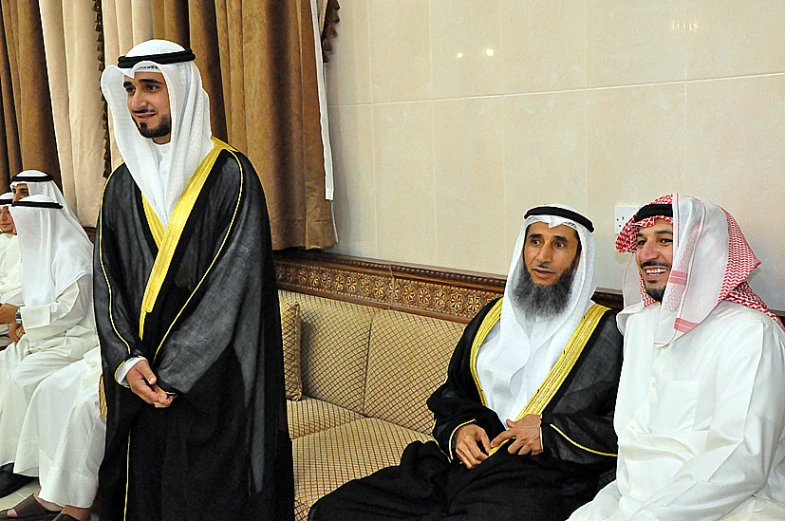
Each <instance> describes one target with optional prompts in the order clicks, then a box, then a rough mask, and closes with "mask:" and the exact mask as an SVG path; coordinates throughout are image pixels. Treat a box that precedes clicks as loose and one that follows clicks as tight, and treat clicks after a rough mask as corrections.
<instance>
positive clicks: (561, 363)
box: [471, 299, 609, 455]
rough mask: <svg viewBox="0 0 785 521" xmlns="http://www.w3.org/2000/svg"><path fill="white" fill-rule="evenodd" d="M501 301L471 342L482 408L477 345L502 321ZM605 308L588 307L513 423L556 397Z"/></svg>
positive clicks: (483, 394)
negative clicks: (562, 349)
mask: <svg viewBox="0 0 785 521" xmlns="http://www.w3.org/2000/svg"><path fill="white" fill-rule="evenodd" d="M502 300H503V299H499V301H498V302H497V303H496V304H495V305H494V306H493V308H491V311H490V312H489V313H488V315H487V316H486V317H485V320H483V322H482V324H481V325H480V329H479V330H478V331H477V335H476V336H475V338H474V342H473V343H472V353H471V371H472V377H473V378H474V383H475V385H477V390H478V391H479V393H480V399H481V400H482V404H483V405H484V406H485V407H487V406H488V404H487V402H486V399H485V393H483V391H482V385H481V384H480V378H479V376H478V374H477V355H478V354H479V350H480V346H481V345H482V343H483V341H484V340H485V337H487V336H488V333H489V332H490V331H491V328H492V327H493V326H494V325H495V324H496V322H498V321H499V319H500V318H501V303H502ZM497 308H498V309H497ZM608 309H609V308H606V307H605V306H601V305H599V304H594V305H592V307H590V308H589V310H588V311H587V312H586V314H585V315H583V318H581V321H580V323H578V327H576V328H575V331H574V332H573V333H572V336H571V337H570V340H569V341H568V342H567V345H566V347H565V348H564V351H562V353H561V355H559V358H558V359H557V360H556V363H555V364H553V367H551V370H550V371H549V372H548V374H547V375H546V376H545V379H544V380H543V381H542V383H541V384H540V387H539V388H538V389H537V392H536V393H534V396H532V397H531V399H530V400H529V403H527V404H526V407H524V408H523V410H522V411H521V412H520V414H518V416H517V417H516V418H515V420H516V421H518V420H520V419H521V418H523V417H524V416H526V415H529V414H536V415H537V416H542V411H544V410H545V407H547V406H548V404H549V403H550V401H551V400H552V399H553V397H554V396H555V395H556V392H557V391H558V390H559V389H560V388H561V386H562V384H563V383H564V380H566V379H567V376H569V374H570V372H571V371H572V368H573V367H575V363H576V362H577V361H578V358H580V356H581V353H583V349H584V348H585V347H586V344H587V343H588V342H589V339H590V338H591V336H592V334H593V333H594V330H595V329H596V328H597V326H598V325H599V323H600V320H601V319H602V317H603V315H605V312H606V311H608ZM565 438H566V436H565ZM507 441H509V440H506V441H505V442H504V443H502V444H501V445H499V446H497V447H494V448H493V449H491V452H490V454H489V455H493V454H494V453H496V451H498V450H499V449H500V448H502V447H503V446H504V445H505V444H506V443H507ZM573 443H574V442H573Z"/></svg>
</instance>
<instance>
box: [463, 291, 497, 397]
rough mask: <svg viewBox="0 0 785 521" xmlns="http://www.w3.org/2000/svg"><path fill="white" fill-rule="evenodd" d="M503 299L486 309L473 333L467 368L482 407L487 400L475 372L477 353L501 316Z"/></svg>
mask: <svg viewBox="0 0 785 521" xmlns="http://www.w3.org/2000/svg"><path fill="white" fill-rule="evenodd" d="M503 301H504V297H502V298H500V299H499V300H497V301H496V304H494V305H493V307H491V310H490V311H488V314H487V315H485V318H484V319H482V324H480V328H479V329H478V330H477V334H476V335H474V341H473V342H472V352H471V354H470V356H469V369H470V370H471V372H472V378H474V385H476V386H477V392H478V393H479V394H480V402H482V405H483V406H484V407H488V400H486V399H485V393H484V392H483V390H482V383H480V376H479V375H478V374H477V355H478V354H479V352H480V346H481V345H482V343H483V342H485V338H486V337H487V336H488V333H490V332H491V329H493V326H495V325H496V323H497V322H498V321H499V320H500V319H501V317H502V302H503Z"/></svg>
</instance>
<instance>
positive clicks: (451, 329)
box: [362, 311, 464, 434]
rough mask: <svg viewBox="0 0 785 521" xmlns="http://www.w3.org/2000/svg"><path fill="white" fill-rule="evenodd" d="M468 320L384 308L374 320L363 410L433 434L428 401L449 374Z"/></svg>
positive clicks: (369, 414) (367, 413)
mask: <svg viewBox="0 0 785 521" xmlns="http://www.w3.org/2000/svg"><path fill="white" fill-rule="evenodd" d="M463 329H464V326H463V325H462V324H456V323H454V322H447V321H445V320H439V319H435V318H428V317H423V316H419V315H413V314H411V313H402V312H399V311H378V312H377V313H376V315H375V316H374V318H373V324H372V326H371V338H370V346H369V349H368V377H367V382H366V387H365V403H364V407H363V411H362V413H363V414H365V415H366V416H371V417H374V418H379V419H382V420H387V421H389V422H392V423H395V424H398V425H402V426H404V427H408V428H410V429H413V430H416V431H419V432H422V433H424V434H431V430H432V429H433V414H432V413H431V412H430V411H429V410H428V407H426V405H425V402H426V400H427V399H428V397H429V396H430V395H431V394H432V393H433V391H435V390H436V388H437V387H438V386H440V385H441V384H442V383H444V381H445V379H446V378H447V365H448V363H449V361H450V356H451V355H452V352H453V350H454V349H455V345H456V344H457V342H458V340H459V339H460V337H461V334H462V333H463Z"/></svg>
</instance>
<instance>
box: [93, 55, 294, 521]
mask: <svg viewBox="0 0 785 521" xmlns="http://www.w3.org/2000/svg"><path fill="white" fill-rule="evenodd" d="M193 60H194V55H193V53H192V52H191V51H189V50H186V49H183V48H182V47H181V46H179V45H177V44H174V43H171V42H166V41H162V40H151V41H147V42H144V43H142V44H139V45H137V46H136V47H134V48H133V49H131V51H130V52H129V53H128V55H127V56H124V57H121V58H120V61H119V64H118V66H117V67H115V66H110V67H107V68H106V70H105V71H104V74H103V77H102V78H101V88H102V90H103V92H104V96H105V97H106V100H107V102H108V104H109V108H110V110H111V113H112V118H113V119H112V121H113V123H114V127H113V128H114V134H115V138H116V140H117V145H118V148H119V150H120V153H121V154H122V156H123V159H124V160H125V163H124V164H122V165H121V166H120V167H118V168H117V169H116V170H115V171H114V173H113V174H112V175H111V176H110V177H109V179H108V180H107V182H106V187H105V189H104V196H103V205H102V208H101V215H100V219H99V222H98V227H97V230H96V248H95V270H94V277H95V311H96V322H97V326H98V332H99V336H100V340H101V355H102V359H103V373H104V385H105V388H106V398H107V406H108V418H107V438H106V455H105V459H104V462H103V465H102V466H101V471H100V480H99V487H100V492H101V519H102V520H104V521H124V520H128V521H134V520H138V521H153V520H156V521H157V520H165V521H188V520H197V519H198V520H204V519H216V520H218V519H220V520H223V521H232V520H240V519H243V520H244V519H260V520H275V521H286V520H291V519H293V517H294V513H293V496H294V491H293V477H292V474H293V470H292V454H291V441H290V439H289V434H288V427H287V422H286V407H285V401H284V391H283V361H282V349H281V326H280V318H279V310H278V294H277V289H276V284H275V275H274V271H273V262H272V257H271V252H272V247H271V238H270V227H269V221H268V216H267V207H266V203H265V198H264V192H263V191H262V186H261V183H260V182H259V179H258V177H257V175H256V172H255V171H254V168H253V166H252V165H251V163H250V162H249V161H248V159H247V158H246V157H245V156H244V155H243V154H241V153H240V152H238V151H237V150H235V149H234V148H232V147H231V146H229V145H227V144H226V143H223V142H221V141H219V140H218V139H215V138H213V137H212V132H211V130H210V107H209V100H208V98H207V93H206V92H205V91H204V90H203V89H202V81H201V77H200V74H199V70H198V69H197V67H196V65H195V64H194V63H193Z"/></svg>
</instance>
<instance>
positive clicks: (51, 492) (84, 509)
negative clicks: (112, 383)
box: [0, 346, 106, 521]
mask: <svg viewBox="0 0 785 521" xmlns="http://www.w3.org/2000/svg"><path fill="white" fill-rule="evenodd" d="M100 377H101V353H100V349H99V347H98V346H96V347H95V348H93V349H92V350H90V351H89V352H88V353H87V354H86V355H85V356H84V358H83V359H82V360H79V361H78V362H76V363H73V364H71V365H69V366H67V367H65V368H63V369H60V370H59V371H58V372H56V373H55V374H53V375H52V376H50V377H49V378H47V379H46V380H44V381H43V382H42V383H41V384H40V385H39V386H38V389H36V391H35V393H34V394H33V398H32V400H31V401H30V406H29V407H28V409H27V414H26V415H25V421H24V425H23V426H22V433H21V435H20V439H19V446H18V449H17V452H16V458H15V461H16V462H15V465H14V473H16V474H20V475H28V476H38V479H39V481H40V483H41V488H40V489H39V490H38V491H36V492H35V494H32V495H31V496H29V497H27V498H26V499H25V500H24V501H22V502H21V503H19V504H18V505H17V506H15V507H14V508H13V509H10V510H9V511H6V514H5V515H7V516H8V518H9V519H13V518H14V517H17V516H21V517H27V516H35V519H52V518H53V519H54V520H55V521H73V520H77V521H85V520H87V519H89V518H90V507H91V506H92V504H93V501H94V500H95V495H96V492H97V491H98V469H99V467H100V465H101V461H102V460H103V456H104V439H105V435H106V419H105V418H104V417H102V416H101V411H100V405H99V391H98V388H99V380H100ZM58 512H59V514H58ZM2 515H3V514H2V513H0V518H1V517H2Z"/></svg>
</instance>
